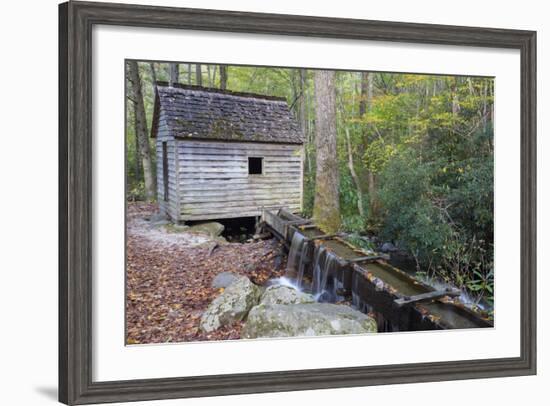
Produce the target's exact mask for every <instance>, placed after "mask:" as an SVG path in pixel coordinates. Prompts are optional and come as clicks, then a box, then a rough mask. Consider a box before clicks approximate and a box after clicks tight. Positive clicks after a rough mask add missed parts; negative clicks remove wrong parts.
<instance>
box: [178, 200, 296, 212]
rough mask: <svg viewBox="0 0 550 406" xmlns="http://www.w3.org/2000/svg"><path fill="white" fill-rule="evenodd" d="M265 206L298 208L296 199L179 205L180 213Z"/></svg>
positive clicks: (184, 203) (183, 203)
mask: <svg viewBox="0 0 550 406" xmlns="http://www.w3.org/2000/svg"><path fill="white" fill-rule="evenodd" d="M267 205H280V206H298V205H299V201H298V199H273V198H269V199H254V200H253V199H246V200H233V201H213V202H193V203H186V202H182V203H181V209H182V211H189V210H200V211H202V210H209V209H211V208H221V209H225V208H232V209H233V208H245V207H262V206H267Z"/></svg>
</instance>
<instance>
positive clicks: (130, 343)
mask: <svg viewBox="0 0 550 406" xmlns="http://www.w3.org/2000/svg"><path fill="white" fill-rule="evenodd" d="M126 344H127V345H134V344H139V341H138V340H136V339H134V338H127V339H126Z"/></svg>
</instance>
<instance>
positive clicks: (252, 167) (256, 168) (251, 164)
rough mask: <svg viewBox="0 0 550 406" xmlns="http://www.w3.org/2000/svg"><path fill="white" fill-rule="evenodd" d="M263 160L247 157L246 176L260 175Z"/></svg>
mask: <svg viewBox="0 0 550 406" xmlns="http://www.w3.org/2000/svg"><path fill="white" fill-rule="evenodd" d="M263 160H264V159H263V158H256V157H248V174H249V175H261V174H262V173H263V162H262V161H263Z"/></svg>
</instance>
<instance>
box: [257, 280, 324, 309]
mask: <svg viewBox="0 0 550 406" xmlns="http://www.w3.org/2000/svg"><path fill="white" fill-rule="evenodd" d="M297 303H315V298H314V297H313V296H312V295H310V294H307V293H303V292H300V291H298V290H296V289H294V288H292V287H290V286H283V285H273V286H270V287H268V288H267V289H266V290H265V292H264V294H263V295H262V297H261V299H260V304H263V305H265V306H271V305H275V304H284V305H288V304H297Z"/></svg>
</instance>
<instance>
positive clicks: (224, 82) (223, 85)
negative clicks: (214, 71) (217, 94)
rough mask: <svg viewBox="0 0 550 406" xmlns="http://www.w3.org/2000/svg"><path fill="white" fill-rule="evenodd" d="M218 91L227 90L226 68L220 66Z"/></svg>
mask: <svg viewBox="0 0 550 406" xmlns="http://www.w3.org/2000/svg"><path fill="white" fill-rule="evenodd" d="M220 89H222V90H225V89H227V66H226V65H220Z"/></svg>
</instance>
